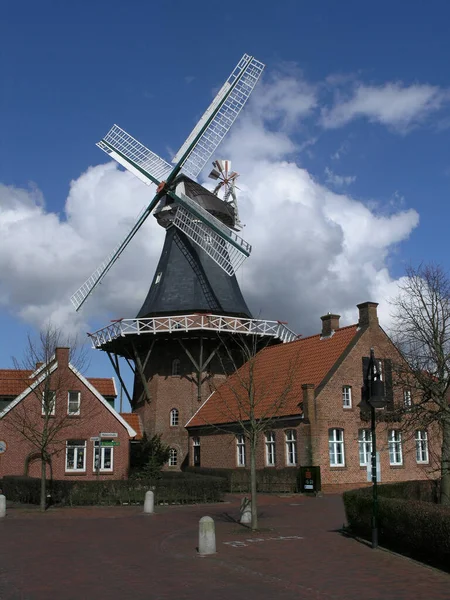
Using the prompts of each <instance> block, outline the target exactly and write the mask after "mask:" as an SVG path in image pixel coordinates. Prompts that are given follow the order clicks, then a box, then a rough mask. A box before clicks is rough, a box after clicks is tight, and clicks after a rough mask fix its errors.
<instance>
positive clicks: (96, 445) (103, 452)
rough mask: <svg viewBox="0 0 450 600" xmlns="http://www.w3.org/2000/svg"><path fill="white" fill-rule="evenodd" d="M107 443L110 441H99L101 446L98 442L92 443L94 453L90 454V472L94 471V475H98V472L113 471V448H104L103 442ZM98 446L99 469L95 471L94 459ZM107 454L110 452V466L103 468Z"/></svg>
mask: <svg viewBox="0 0 450 600" xmlns="http://www.w3.org/2000/svg"><path fill="white" fill-rule="evenodd" d="M107 441H112V440H106V439H105V440H103V439H102V440H101V444H100V442H94V452H93V453H92V454H93V456H92V470H93V471H94V473H98V472H99V471H100V473H111V472H112V471H113V470H114V446H104V445H103V444H104V442H107ZM99 446H100V449H101V453H100V469H97V465H96V459H97V456H98V450H99ZM108 452H111V455H110V457H111V466H110V467H105V462H106V454H107V453H108Z"/></svg>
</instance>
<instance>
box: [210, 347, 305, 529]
mask: <svg viewBox="0 0 450 600" xmlns="http://www.w3.org/2000/svg"><path fill="white" fill-rule="evenodd" d="M221 341H222V352H221V353H220V354H219V358H220V361H221V363H222V367H223V370H224V372H225V373H227V374H229V377H228V378H227V379H225V380H224V382H223V383H222V384H220V385H218V387H217V388H215V390H214V396H215V397H214V408H215V410H216V411H217V412H218V413H219V414H220V419H219V421H221V422H223V424H220V423H213V422H210V423H207V424H208V425H210V426H213V427H214V428H215V429H217V430H219V431H221V432H222V433H223V432H225V433H233V434H236V433H238V434H241V435H243V436H244V438H245V439H246V440H247V441H248V444H249V449H250V493H251V513H252V521H251V528H252V529H253V530H254V529H257V528H258V512H257V473H256V455H257V450H258V446H259V442H260V438H261V435H262V434H263V433H264V432H267V431H269V430H270V429H271V428H272V427H273V425H274V423H275V421H276V419H277V418H279V417H280V416H281V414H280V413H281V412H282V409H283V407H284V406H285V405H286V402H287V401H288V399H289V395H290V393H291V391H292V387H293V381H294V375H295V368H296V366H297V362H298V361H297V356H298V353H297V352H292V353H291V357H290V360H288V362H284V366H283V369H279V370H277V373H276V374H275V375H274V373H273V372H270V373H269V372H268V371H267V370H265V369H264V367H263V366H262V361H261V358H262V357H263V355H264V352H268V351H270V350H269V349H268V348H267V347H265V346H267V344H265V346H261V343H260V342H259V343H258V338H257V336H236V337H234V338H233V341H232V342H230V341H228V340H225V339H222V340H221ZM241 365H242V366H241Z"/></svg>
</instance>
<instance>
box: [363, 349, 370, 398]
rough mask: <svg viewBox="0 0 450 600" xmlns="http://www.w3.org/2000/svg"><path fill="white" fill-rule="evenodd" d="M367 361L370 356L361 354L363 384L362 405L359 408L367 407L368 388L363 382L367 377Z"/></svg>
mask: <svg viewBox="0 0 450 600" xmlns="http://www.w3.org/2000/svg"><path fill="white" fill-rule="evenodd" d="M369 361H370V358H369V356H363V358H362V376H363V384H362V387H361V402H362V406H361V408H362V409H363V408H369V407H368V405H367V404H366V403H367V400H368V399H369V398H368V390H367V389H366V387H365V382H366V379H367V371H368V369H369Z"/></svg>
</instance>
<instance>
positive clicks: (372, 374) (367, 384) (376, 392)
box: [364, 348, 386, 548]
mask: <svg viewBox="0 0 450 600" xmlns="http://www.w3.org/2000/svg"><path fill="white" fill-rule="evenodd" d="M364 388H365V390H366V394H365V398H366V399H367V402H368V403H369V406H370V417H371V418H370V430H371V437H372V453H371V464H372V548H377V547H378V493H377V438H376V431H375V425H376V421H375V409H376V408H384V407H385V406H386V398H385V396H384V383H383V381H382V379H381V370H380V367H379V363H378V361H377V360H376V359H375V352H374V350H373V348H371V349H370V359H369V364H368V366H367V373H366V375H365V381H364Z"/></svg>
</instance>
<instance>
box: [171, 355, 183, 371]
mask: <svg viewBox="0 0 450 600" xmlns="http://www.w3.org/2000/svg"><path fill="white" fill-rule="evenodd" d="M180 373H181V366H180V359H179V358H175V359H174V360H173V361H172V375H179V374H180Z"/></svg>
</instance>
